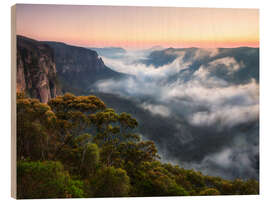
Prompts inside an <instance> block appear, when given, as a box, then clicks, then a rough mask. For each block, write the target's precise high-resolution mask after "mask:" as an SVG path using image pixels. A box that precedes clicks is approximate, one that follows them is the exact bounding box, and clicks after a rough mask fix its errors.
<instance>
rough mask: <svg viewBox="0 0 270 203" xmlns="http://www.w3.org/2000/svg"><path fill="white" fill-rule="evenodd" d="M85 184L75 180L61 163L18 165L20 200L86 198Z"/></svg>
mask: <svg viewBox="0 0 270 203" xmlns="http://www.w3.org/2000/svg"><path fill="white" fill-rule="evenodd" d="M82 188H83V183H82V182H81V181H78V180H73V179H72V178H71V177H70V176H69V174H68V172H66V171H64V168H63V166H62V164H61V163H60V162H53V161H45V162H39V161H38V162H25V161H19V162H18V163H17V196H18V198H19V199H29V198H31V199H37V198H66V197H84V193H83V190H82Z"/></svg>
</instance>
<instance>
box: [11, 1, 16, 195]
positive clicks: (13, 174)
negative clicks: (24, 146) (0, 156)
mask: <svg viewBox="0 0 270 203" xmlns="http://www.w3.org/2000/svg"><path fill="white" fill-rule="evenodd" d="M16 41H17V40H16V5H13V6H12V7H11V197H13V198H17V161H16V160H17V157H16V154H17V139H16V136H17V135H16V134H17V133H16V132H17V131H16V130H17V129H16V73H17V71H16V69H17V67H16V54H17V53H16V47H17V45H16Z"/></svg>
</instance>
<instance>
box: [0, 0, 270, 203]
mask: <svg viewBox="0 0 270 203" xmlns="http://www.w3.org/2000/svg"><path fill="white" fill-rule="evenodd" d="M269 2H270V1H267V0H253V1H251V0H226V1H220V0H197V1H195V0H188V1H187V0H186V1H185V0H177V1H176V0H166V1H162V0H132V1H127V0H111V1H110V0H99V1H97V0H77V1H76V0H62V1H60V0H40V1H33V0H32V1H27V0H24V1H12V0H11V1H1V3H0V20H1V23H0V30H1V31H0V36H1V37H0V40H1V43H0V71H1V74H0V77H1V78H0V101H1V105H0V119H1V120H0V202H3V203H4V202H10V201H15V200H14V199H12V198H11V197H10V188H11V185H10V182H11V181H10V177H11V176H10V171H11V170H10V151H11V144H10V143H11V142H10V140H11V139H10V137H11V136H10V135H11V132H10V123H11V117H10V114H11V99H10V88H11V85H10V78H11V76H10V71H11V68H10V67H11V65H10V55H11V54H10V53H11V50H10V7H11V6H12V5H14V4H16V3H43V4H80V5H129V6H132V5H137V6H178V7H221V8H259V9H260V185H261V188H260V194H261V195H259V196H219V197H162V198H110V199H108V198H107V199H103V198H101V199H79V200H78V199H72V200H67V199H60V200H59V199H58V200H40V201H43V202H44V201H45V202H48V201H50V202H63V201H65V202H66V201H68V202H75V201H76V202H77V201H80V202H88V201H92V202H95V203H100V202H113V203H115V202H117V203H122V202H138V201H140V202H149V201H151V202H152V201H154V202H164V201H170V202H179V201H181V202H209V203H211V202H219V203H222V202H239V203H240V202H245V203H246V202H270V175H269V174H270V167H269V166H270V164H269V163H270V150H269V149H270V142H269V140H270V139H269V136H270V135H269V133H270V111H269V109H270V108H269V106H270V99H269V98H270V97H269V93H270V71H269V70H270V65H269V60H270V50H269V44H270V43H269V38H270V32H269V28H270V4H269ZM210 23H211V22H210ZM25 201H26V202H28V201H31V202H33V200H25ZM25 201H24V202H25ZM34 201H35V200H34Z"/></svg>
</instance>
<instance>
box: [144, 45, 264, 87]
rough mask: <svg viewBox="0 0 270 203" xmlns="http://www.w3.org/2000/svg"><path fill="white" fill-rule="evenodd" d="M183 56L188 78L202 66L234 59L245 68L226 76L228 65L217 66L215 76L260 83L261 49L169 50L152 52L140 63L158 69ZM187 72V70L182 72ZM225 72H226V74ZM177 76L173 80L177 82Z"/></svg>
mask: <svg viewBox="0 0 270 203" xmlns="http://www.w3.org/2000/svg"><path fill="white" fill-rule="evenodd" d="M180 55H182V62H183V63H185V62H188V63H189V66H188V67H189V68H188V73H187V74H186V75H187V79H188V78H189V77H188V76H191V75H192V74H193V72H194V71H196V70H198V69H199V68H200V67H201V66H202V65H203V66H205V67H206V68H207V67H209V66H210V65H211V63H212V64H213V63H215V61H216V62H217V61H218V60H219V59H220V60H222V61H219V62H225V61H224V60H225V59H226V58H227V59H228V58H233V60H235V61H236V62H237V63H238V64H240V65H242V66H243V67H244V68H239V70H237V71H235V72H234V73H233V74H225V72H226V70H225V69H226V68H227V66H226V64H217V65H216V66H218V67H219V68H218V69H217V71H216V72H214V74H215V75H216V76H218V77H220V78H223V79H224V80H227V81H229V82H233V83H246V82H248V81H250V79H251V78H254V79H255V80H256V81H257V82H258V81H259V48H251V47H238V48H218V49H202V48H178V49H175V48H168V49H164V50H158V51H153V52H151V53H150V54H149V55H148V57H147V59H144V60H141V61H140V62H141V63H143V64H146V65H153V66H155V67H156V68H159V67H161V66H164V65H167V64H170V63H172V62H173V61H174V60H175V59H177V58H178V57H179V56H180ZM182 71H186V70H182ZM224 71H225V72H224ZM177 78H178V76H177V74H175V75H174V76H173V77H172V78H171V80H177Z"/></svg>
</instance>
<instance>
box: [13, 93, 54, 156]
mask: <svg viewBox="0 0 270 203" xmlns="http://www.w3.org/2000/svg"><path fill="white" fill-rule="evenodd" d="M55 125H56V116H55V114H54V112H52V110H51V108H50V106H48V105H47V104H44V103H41V102H39V100H37V99H30V98H26V97H25V96H24V94H22V93H18V94H17V129H18V130H17V157H18V159H25V158H30V159H32V160H45V159H48V157H49V156H50V153H51V152H52V148H54V146H53V145H50V143H51V142H50V140H52V139H54V134H55Z"/></svg>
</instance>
